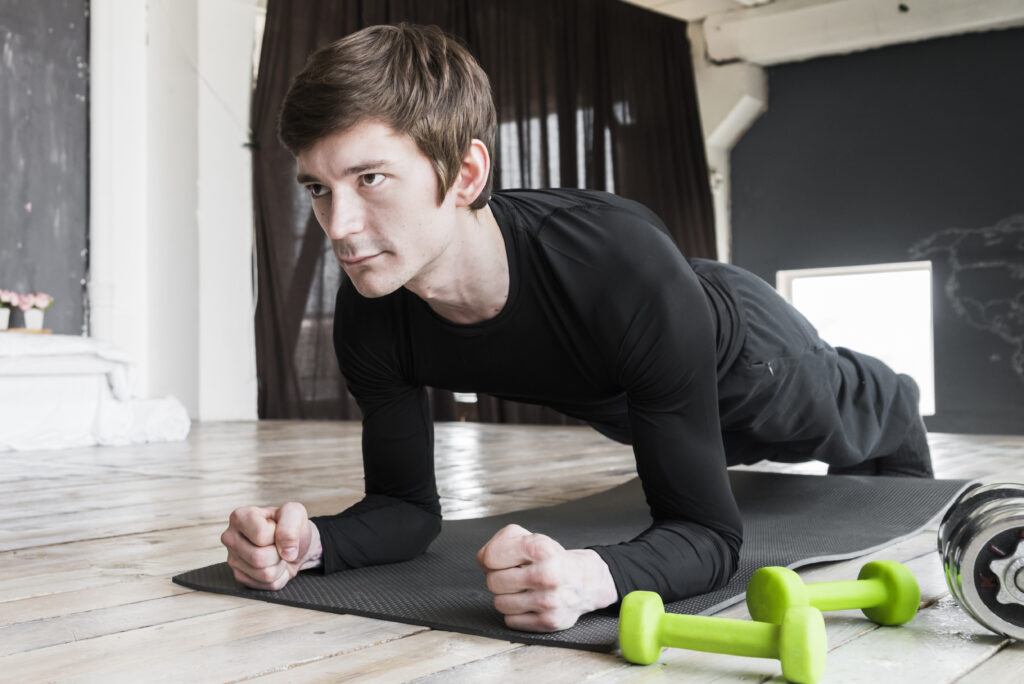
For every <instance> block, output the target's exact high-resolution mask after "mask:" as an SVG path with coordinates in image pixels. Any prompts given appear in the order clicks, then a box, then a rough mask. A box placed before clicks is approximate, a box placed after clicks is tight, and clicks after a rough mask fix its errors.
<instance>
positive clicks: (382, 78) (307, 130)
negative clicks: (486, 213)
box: [278, 23, 497, 211]
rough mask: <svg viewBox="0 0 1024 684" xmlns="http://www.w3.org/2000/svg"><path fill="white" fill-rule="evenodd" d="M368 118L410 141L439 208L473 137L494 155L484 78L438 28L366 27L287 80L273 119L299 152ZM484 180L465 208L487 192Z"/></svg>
mask: <svg viewBox="0 0 1024 684" xmlns="http://www.w3.org/2000/svg"><path fill="white" fill-rule="evenodd" d="M367 120H375V121H380V122H381V123H384V124H387V125H388V126H390V127H391V128H393V129H395V130H396V131H398V132H399V133H405V134H407V135H409V136H410V137H411V138H412V139H413V140H414V141H415V142H416V145H417V146H418V147H419V149H420V151H421V152H422V153H423V154H424V156H426V157H427V159H429V160H430V161H431V163H432V164H433V166H434V173H435V174H436V176H437V182H438V188H437V194H438V199H437V202H438V204H440V203H441V202H442V201H443V200H444V196H445V194H447V192H448V190H449V189H450V188H451V187H452V185H453V184H454V183H455V179H456V178H457V177H458V173H459V169H460V168H461V166H462V160H463V159H464V158H465V156H466V154H467V153H468V152H469V147H470V143H471V142H472V140H473V139H474V138H477V139H479V140H481V141H482V142H483V143H484V144H485V145H486V146H487V150H488V152H491V151H492V150H493V149H494V131H495V128H496V126H497V124H496V115H495V112H494V101H493V99H492V97H491V86H490V82H489V81H488V80H487V74H485V73H484V71H483V69H481V68H480V65H479V64H478V63H477V62H476V60H475V59H474V58H473V56H472V55H471V54H470V53H469V51H468V50H466V48H465V47H463V46H462V45H460V44H459V43H458V42H457V41H456V40H455V39H454V38H452V37H450V36H448V35H446V34H445V33H444V32H443V31H441V29H439V28H438V27H436V26H416V25H413V24H404V23H403V24H397V25H394V26H389V25H381V26H370V27H367V28H365V29H363V30H361V31H357V32H356V33H352V34H350V35H348V36H345V37H344V38H342V39H341V40H338V41H336V42H334V43H331V44H330V45H327V46H325V47H323V48H320V49H319V50H317V51H316V52H314V53H313V54H312V55H311V56H310V58H309V60H308V61H307V62H306V65H305V67H304V68H303V69H302V71H301V72H300V73H299V75H298V76H296V77H295V80H294V81H292V85H291V87H290V88H289V89H288V94H287V95H286V96H285V99H284V104H283V105H282V107H281V115H280V118H279V120H278V134H279V136H280V138H281V142H282V143H284V145H285V147H287V148H288V149H289V150H291V151H292V153H293V154H297V153H298V152H301V151H302V150H305V149H308V148H309V147H311V146H312V145H314V144H315V143H316V142H317V141H318V140H320V139H322V138H324V137H326V136H328V135H332V134H334V133H337V132H340V131H344V130H346V129H348V128H351V127H352V126H354V125H356V124H358V123H360V122H362V121H367ZM492 184H493V174H490V173H489V174H488V177H487V183H486V184H485V186H484V188H483V190H482V191H481V192H480V195H479V196H478V197H477V198H476V199H475V200H474V201H473V203H472V204H471V205H470V207H469V208H470V209H472V210H474V211H475V210H477V209H481V208H482V207H484V206H485V205H486V204H487V199H488V198H489V197H490V194H491V187H492Z"/></svg>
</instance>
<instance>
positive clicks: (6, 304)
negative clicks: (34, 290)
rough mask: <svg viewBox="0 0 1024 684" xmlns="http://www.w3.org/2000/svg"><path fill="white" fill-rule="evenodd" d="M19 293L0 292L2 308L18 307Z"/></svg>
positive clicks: (0, 306)
mask: <svg viewBox="0 0 1024 684" xmlns="http://www.w3.org/2000/svg"><path fill="white" fill-rule="evenodd" d="M18 300H19V297H18V293H17V292H11V291H10V290H0V308H11V307H14V306H18Z"/></svg>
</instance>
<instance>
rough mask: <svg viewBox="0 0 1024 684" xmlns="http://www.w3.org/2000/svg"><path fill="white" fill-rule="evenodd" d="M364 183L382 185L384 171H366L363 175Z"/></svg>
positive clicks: (370, 185)
mask: <svg viewBox="0 0 1024 684" xmlns="http://www.w3.org/2000/svg"><path fill="white" fill-rule="evenodd" d="M362 180H363V185H364V186H366V187H368V188H372V187H373V186H375V185H380V184H381V183H382V182H383V181H384V174H383V173H364V174H363V176H362Z"/></svg>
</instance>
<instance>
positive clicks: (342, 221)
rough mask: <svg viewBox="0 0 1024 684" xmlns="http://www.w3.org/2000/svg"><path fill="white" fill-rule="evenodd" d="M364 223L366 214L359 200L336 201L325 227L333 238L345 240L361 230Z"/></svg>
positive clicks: (328, 234) (333, 203) (328, 235)
mask: <svg viewBox="0 0 1024 684" xmlns="http://www.w3.org/2000/svg"><path fill="white" fill-rule="evenodd" d="M339 199H340V198H339ZM363 225H364V215H363V211H362V209H361V208H360V207H359V204H358V202H346V201H334V202H332V203H331V208H330V213H329V214H328V215H327V222H326V223H325V224H323V229H324V232H325V233H327V237H329V238H330V239H331V240H343V239H345V238H346V237H348V236H349V235H352V234H353V233H358V232H359V231H361V230H362V229H363Z"/></svg>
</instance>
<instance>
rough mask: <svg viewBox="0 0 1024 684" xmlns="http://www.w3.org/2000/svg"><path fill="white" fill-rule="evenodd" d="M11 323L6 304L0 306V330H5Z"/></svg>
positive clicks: (9, 311)
mask: <svg viewBox="0 0 1024 684" xmlns="http://www.w3.org/2000/svg"><path fill="white" fill-rule="evenodd" d="M10 323H11V310H10V309H8V308H7V307H6V306H0V330H7V326H8V325H10Z"/></svg>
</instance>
